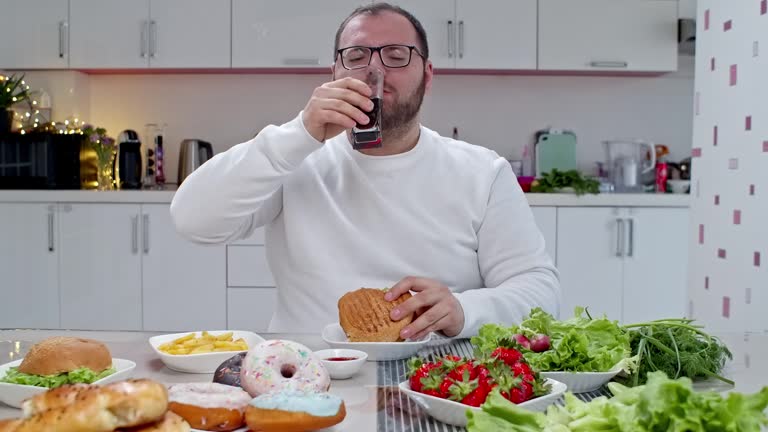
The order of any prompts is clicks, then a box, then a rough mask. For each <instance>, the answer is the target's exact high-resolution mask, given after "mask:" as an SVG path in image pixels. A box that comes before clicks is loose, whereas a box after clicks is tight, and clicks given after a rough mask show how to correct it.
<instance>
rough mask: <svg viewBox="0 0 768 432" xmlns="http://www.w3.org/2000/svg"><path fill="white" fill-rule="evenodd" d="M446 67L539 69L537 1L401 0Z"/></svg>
mask: <svg viewBox="0 0 768 432" xmlns="http://www.w3.org/2000/svg"><path fill="white" fill-rule="evenodd" d="M393 4H396V5H398V6H400V7H402V8H404V9H406V10H407V11H408V12H410V13H412V14H413V15H414V16H416V18H417V19H418V20H419V21H421V24H422V25H423V26H424V30H425V31H426V32H427V40H428V41H429V51H430V54H429V57H430V59H431V60H432V63H433V65H434V66H435V68H442V69H454V68H460V69H521V70H522V69H536V0H475V1H470V0H452V1H445V0H399V1H395V2H393Z"/></svg>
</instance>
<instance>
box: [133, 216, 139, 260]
mask: <svg viewBox="0 0 768 432" xmlns="http://www.w3.org/2000/svg"><path fill="white" fill-rule="evenodd" d="M131 253H132V254H134V255H136V254H137V253H139V217H138V216H131Z"/></svg>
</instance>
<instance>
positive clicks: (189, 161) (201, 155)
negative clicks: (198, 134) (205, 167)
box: [177, 139, 213, 184]
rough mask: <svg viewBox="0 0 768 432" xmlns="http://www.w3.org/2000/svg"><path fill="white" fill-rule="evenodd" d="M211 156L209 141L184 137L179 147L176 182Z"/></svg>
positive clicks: (182, 179)
mask: <svg viewBox="0 0 768 432" xmlns="http://www.w3.org/2000/svg"><path fill="white" fill-rule="evenodd" d="M212 157H213V146H211V143H209V142H206V141H203V140H199V139H185V140H183V141H182V142H181V146H180V148H179V176H178V180H177V181H178V183H179V184H181V182H183V181H184V179H185V178H187V176H189V175H190V174H192V171H194V170H196V169H197V168H198V167H200V165H202V164H204V163H205V161H207V160H208V159H210V158H212Z"/></svg>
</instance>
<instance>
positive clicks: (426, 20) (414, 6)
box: [390, 0, 467, 69]
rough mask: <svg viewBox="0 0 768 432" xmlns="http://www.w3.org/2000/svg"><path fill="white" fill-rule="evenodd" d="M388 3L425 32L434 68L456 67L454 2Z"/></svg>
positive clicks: (400, 0) (398, 0)
mask: <svg viewBox="0 0 768 432" xmlns="http://www.w3.org/2000/svg"><path fill="white" fill-rule="evenodd" d="M390 3H391V4H394V5H397V6H400V7H402V8H403V9H405V10H407V11H408V12H410V13H411V14H413V15H414V16H415V17H416V18H417V19H418V20H419V21H420V22H421V25H422V26H423V27H424V31H426V32H427V41H428V42H429V58H430V60H432V64H433V65H434V67H435V68H441V69H453V68H455V67H456V56H457V52H456V38H457V32H458V30H457V24H456V3H455V0H395V1H392V2H390ZM466 25H467V24H465V26H466Z"/></svg>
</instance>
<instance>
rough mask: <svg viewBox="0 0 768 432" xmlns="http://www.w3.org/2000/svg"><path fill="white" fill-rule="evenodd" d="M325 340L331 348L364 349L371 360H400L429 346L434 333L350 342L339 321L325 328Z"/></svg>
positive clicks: (323, 334)
mask: <svg viewBox="0 0 768 432" xmlns="http://www.w3.org/2000/svg"><path fill="white" fill-rule="evenodd" d="M322 336H323V340H324V341H325V343H327V344H328V345H330V346H331V348H344V349H353V350H358V351H363V352H365V353H367V354H368V360H369V361H385V360H400V359H404V358H408V357H411V356H412V355H414V354H416V353H417V352H418V351H419V350H420V349H422V348H424V347H426V346H427V343H429V340H430V338H431V337H432V334H431V333H430V334H429V336H427V337H426V338H424V339H422V340H418V341H410V340H406V341H404V342H350V341H349V340H348V339H347V335H346V333H344V329H342V328H341V325H340V324H339V323H334V324H329V325H327V326H325V328H324V329H323V333H322Z"/></svg>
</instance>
